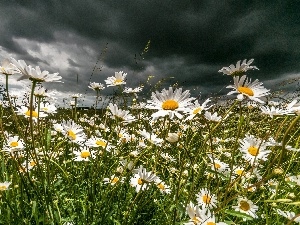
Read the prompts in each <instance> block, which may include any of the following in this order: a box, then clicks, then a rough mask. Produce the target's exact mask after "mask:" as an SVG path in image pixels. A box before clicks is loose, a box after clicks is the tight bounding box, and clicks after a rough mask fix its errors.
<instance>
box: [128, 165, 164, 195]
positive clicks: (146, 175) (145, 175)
mask: <svg viewBox="0 0 300 225" xmlns="http://www.w3.org/2000/svg"><path fill="white" fill-rule="evenodd" d="M135 172H136V173H135V175H134V177H132V178H131V179H130V185H131V186H132V187H135V190H136V192H139V191H140V190H146V189H147V188H148V184H149V183H152V182H154V181H155V180H157V179H158V177H157V176H156V175H155V174H154V173H152V172H147V171H146V169H145V168H144V167H143V166H140V167H139V168H138V169H136V170H135Z"/></svg>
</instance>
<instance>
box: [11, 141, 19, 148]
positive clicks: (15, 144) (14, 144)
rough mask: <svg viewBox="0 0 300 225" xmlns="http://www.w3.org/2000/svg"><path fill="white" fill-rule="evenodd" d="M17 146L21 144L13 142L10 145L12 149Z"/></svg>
mask: <svg viewBox="0 0 300 225" xmlns="http://www.w3.org/2000/svg"><path fill="white" fill-rule="evenodd" d="M17 146H19V143H18V142H17V141H12V142H11V143H10V147H17Z"/></svg>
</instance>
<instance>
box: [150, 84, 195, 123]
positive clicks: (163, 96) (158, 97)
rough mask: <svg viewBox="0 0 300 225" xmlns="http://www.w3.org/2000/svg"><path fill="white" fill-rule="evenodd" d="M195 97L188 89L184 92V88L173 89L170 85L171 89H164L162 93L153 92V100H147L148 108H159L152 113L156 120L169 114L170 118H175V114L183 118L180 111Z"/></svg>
mask: <svg viewBox="0 0 300 225" xmlns="http://www.w3.org/2000/svg"><path fill="white" fill-rule="evenodd" d="M194 99H195V98H190V92H189V91H188V90H186V91H184V92H182V89H181V88H179V89H175V90H174V91H173V88H172V87H170V88H169V90H166V89H163V90H162V92H161V93H159V92H158V91H156V92H152V95H151V100H148V101H147V103H148V104H147V105H146V108H148V109H157V110H158V112H155V113H153V114H152V118H153V119H154V120H156V119H158V118H159V117H165V116H167V115H169V117H170V119H173V117H174V115H175V116H176V117H178V118H179V119H181V118H182V117H183V116H182V115H181V114H180V113H179V112H180V111H185V110H186V108H187V107H189V106H190V105H191V101H192V100H194Z"/></svg>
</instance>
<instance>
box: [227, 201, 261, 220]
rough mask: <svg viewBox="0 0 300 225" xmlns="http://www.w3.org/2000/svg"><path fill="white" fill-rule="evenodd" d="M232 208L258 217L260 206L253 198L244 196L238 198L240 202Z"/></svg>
mask: <svg viewBox="0 0 300 225" xmlns="http://www.w3.org/2000/svg"><path fill="white" fill-rule="evenodd" d="M232 208H234V209H235V211H239V212H242V213H246V214H247V215H249V216H252V217H253V218H258V216H257V214H256V211H257V210H258V206H257V205H254V204H253V202H252V201H251V200H248V199H247V198H244V197H239V198H238V204H237V205H236V206H232Z"/></svg>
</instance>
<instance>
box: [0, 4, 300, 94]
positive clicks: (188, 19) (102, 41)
mask: <svg viewBox="0 0 300 225" xmlns="http://www.w3.org/2000/svg"><path fill="white" fill-rule="evenodd" d="M34 2H35V3H34ZM299 12H300V2H298V1H297V0H294V1H289V0H281V1H278V0H268V1H266V0H259V1H233V0H226V1H225V0H224V1H222V0H201V1H200V0H193V1H188V0H185V1H183V0H159V1H158V0H122V1H121V0H101V1H100V0H69V1H68V0H64V1H60V0H56V1H55V0H47V1H21V0H20V1H13V0H2V1H1V3H0V23H1V26H0V32H1V35H0V58H1V60H3V59H4V58H9V57H14V58H15V59H17V60H19V59H23V60H25V61H26V63H27V64H29V65H32V66H40V67H41V69H42V70H48V71H49V72H50V73H54V72H59V74H60V75H61V76H62V77H63V82H64V83H53V84H47V87H48V88H49V89H53V90H54V89H55V90H57V91H60V92H63V93H65V95H66V97H67V95H68V94H69V93H78V92H79V93H83V94H86V95H93V92H92V90H90V89H88V88H87V86H88V84H89V82H90V81H91V82H101V83H105V82H104V80H105V79H106V78H107V77H109V76H113V75H114V72H116V71H124V72H126V73H127V74H128V75H127V85H126V86H128V87H137V86H138V85H139V84H140V83H145V82H146V81H147V78H148V76H150V75H151V76H154V78H152V79H151V80H150V83H152V84H153V85H154V84H155V82H157V81H158V80H160V79H162V78H166V79H167V80H166V81H165V82H164V87H167V86H168V85H171V84H174V83H175V82H178V83H179V85H180V86H182V87H183V89H189V90H191V91H192V93H193V95H194V96H195V95H198V94H199V93H200V92H201V94H202V95H203V96H210V95H211V94H226V93H227V92H228V91H229V89H225V88H223V87H224V86H227V85H229V83H230V82H232V79H231V78H230V77H229V76H225V75H221V74H220V73H218V70H219V69H221V68H222V67H223V66H229V65H230V64H235V63H236V62H237V61H238V60H243V59H251V58H254V63H253V65H255V66H257V67H258V68H259V69H260V70H259V71H251V73H249V76H251V77H253V79H256V78H258V79H259V80H260V81H262V82H263V83H264V84H265V86H266V87H267V88H269V89H272V90H278V88H279V85H278V84H279V83H281V82H282V81H285V80H288V79H292V78H296V79H297V78H299V77H300V13H299ZM149 40H150V41H151V43H150V47H149V50H148V52H146V53H145V54H143V55H142V57H141V56H140V53H142V52H143V49H144V48H145V46H146V44H147V43H148V41H149ZM96 63H97V65H96ZM95 65H96V69H95V70H93V69H94V68H95ZM77 74H78V78H79V82H77V79H76V77H77ZM170 77H174V78H170ZM3 81H4V79H3V78H2V82H3ZM10 83H11V88H17V87H18V86H19V85H20V84H23V83H26V82H21V83H20V82H16V79H14V78H11V79H10ZM27 84H30V82H27ZM222 88H223V89H222ZM295 88H296V83H293V84H292V85H290V86H289V87H288V88H287V87H285V89H286V90H288V89H290V90H294V89H295ZM112 89H113V88H111V87H110V88H106V89H105V92H104V94H109V93H111V91H112Z"/></svg>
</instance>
